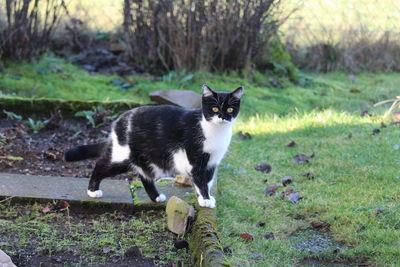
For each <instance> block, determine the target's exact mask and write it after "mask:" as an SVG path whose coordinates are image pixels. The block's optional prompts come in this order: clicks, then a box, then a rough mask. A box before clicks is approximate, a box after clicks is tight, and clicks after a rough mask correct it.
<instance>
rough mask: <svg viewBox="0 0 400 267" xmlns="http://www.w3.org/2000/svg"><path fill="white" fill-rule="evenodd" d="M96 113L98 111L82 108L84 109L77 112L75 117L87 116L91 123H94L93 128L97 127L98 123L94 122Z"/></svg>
mask: <svg viewBox="0 0 400 267" xmlns="http://www.w3.org/2000/svg"><path fill="white" fill-rule="evenodd" d="M94 114H96V112H94V111H93V110H82V111H78V112H76V113H75V117H84V118H86V119H87V120H88V121H89V123H90V124H91V125H92V127H93V128H96V123H95V122H94V118H93V116H94Z"/></svg>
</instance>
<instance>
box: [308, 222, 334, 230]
mask: <svg viewBox="0 0 400 267" xmlns="http://www.w3.org/2000/svg"><path fill="white" fill-rule="evenodd" d="M311 226H312V227H313V228H314V229H325V230H329V227H331V225H330V224H329V223H327V222H320V221H312V222H311Z"/></svg>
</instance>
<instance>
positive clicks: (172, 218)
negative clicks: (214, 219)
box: [166, 196, 195, 235]
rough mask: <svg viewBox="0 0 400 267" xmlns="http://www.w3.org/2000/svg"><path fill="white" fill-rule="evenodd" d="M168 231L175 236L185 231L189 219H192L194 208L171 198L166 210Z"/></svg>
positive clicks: (175, 198)
mask: <svg viewBox="0 0 400 267" xmlns="http://www.w3.org/2000/svg"><path fill="white" fill-rule="evenodd" d="M166 213H167V222H168V229H169V230H170V231H171V232H173V233H175V234H178V235H179V234H182V233H184V232H185V231H186V227H187V224H188V221H189V218H192V219H193V218H194V215H195V210H194V208H193V207H192V206H191V205H189V204H188V203H186V202H185V201H184V200H182V199H180V198H178V197H176V196H172V197H171V198H170V199H169V200H168V203H167V208H166Z"/></svg>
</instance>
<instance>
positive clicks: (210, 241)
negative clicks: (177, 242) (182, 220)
mask: <svg viewBox="0 0 400 267" xmlns="http://www.w3.org/2000/svg"><path fill="white" fill-rule="evenodd" d="M215 216H216V214H215V209H208V208H200V209H198V213H197V217H196V221H195V223H194V224H193V226H192V229H191V233H190V236H189V249H190V251H191V259H192V264H193V265H195V266H207V267H208V266H212V267H214V266H231V265H230V263H229V261H228V260H227V259H226V258H225V256H224V253H223V249H222V246H221V245H220V241H219V237H218V233H217V230H216V229H217V228H216V219H215V218H216V217H215Z"/></svg>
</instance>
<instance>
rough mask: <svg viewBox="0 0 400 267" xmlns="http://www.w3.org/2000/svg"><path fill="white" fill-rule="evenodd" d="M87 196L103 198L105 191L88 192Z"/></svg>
mask: <svg viewBox="0 0 400 267" xmlns="http://www.w3.org/2000/svg"><path fill="white" fill-rule="evenodd" d="M87 194H88V196H89V197H92V198H101V197H102V196H103V191H101V190H96V191H90V190H88V191H87Z"/></svg>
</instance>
